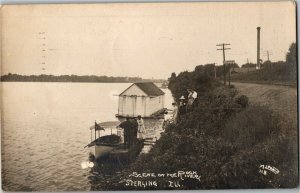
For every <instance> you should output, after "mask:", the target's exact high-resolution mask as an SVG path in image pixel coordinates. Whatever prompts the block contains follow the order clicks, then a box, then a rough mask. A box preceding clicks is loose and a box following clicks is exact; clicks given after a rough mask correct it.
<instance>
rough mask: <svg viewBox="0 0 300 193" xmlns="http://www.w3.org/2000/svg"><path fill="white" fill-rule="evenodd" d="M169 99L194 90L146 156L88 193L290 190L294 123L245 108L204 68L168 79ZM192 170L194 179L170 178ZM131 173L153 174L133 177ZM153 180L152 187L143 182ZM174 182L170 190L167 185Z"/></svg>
mask: <svg viewBox="0 0 300 193" xmlns="http://www.w3.org/2000/svg"><path fill="white" fill-rule="evenodd" d="M169 88H170V90H171V92H172V94H173V96H174V98H175V99H178V98H179V97H180V96H181V95H182V94H183V95H186V89H187V88H194V89H195V90H197V92H198V96H199V97H198V98H197V100H196V101H195V103H194V107H193V110H191V111H190V112H188V113H186V114H181V115H179V117H178V120H177V122H176V123H171V124H168V125H167V126H166V128H165V132H164V133H163V134H162V136H161V138H160V139H159V140H158V141H157V143H156V145H155V146H154V147H153V148H152V149H151V151H150V152H149V153H148V154H144V155H141V156H140V157H139V158H138V159H137V161H136V162H135V163H133V164H131V165H130V166H128V167H127V168H125V169H124V170H123V171H122V173H119V174H118V175H115V176H114V178H113V179H110V181H109V182H107V183H102V184H101V185H99V186H94V188H93V190H111V189H114V190H124V189H127V190H136V189H142V190H143V189H153V190H157V189H177V190H178V189H224V188H293V187H296V186H297V185H298V146H297V144H298V141H297V140H298V139H297V128H296V126H295V124H294V123H292V122H290V121H286V120H285V118H284V117H282V115H279V114H276V113H274V112H273V111H271V110H270V109H269V108H268V107H266V106H253V105H252V106H249V105H248V97H247V96H245V95H242V96H241V95H239V93H238V91H237V90H236V89H235V87H234V86H231V87H224V86H222V85H220V84H219V83H218V82H215V81H214V80H213V79H212V78H211V77H210V76H209V74H208V73H206V70H205V67H199V68H196V69H195V71H193V72H183V73H181V74H179V75H178V76H176V75H173V76H172V77H171V79H170V84H169ZM178 171H192V172H194V173H196V174H197V176H198V178H195V176H194V178H191V177H186V178H183V179H181V178H178V177H177V178H176V177H174V176H172V175H166V176H164V177H158V176H157V175H158V174H178ZM133 172H137V173H146V174H153V175H154V176H147V177H141V178H140V177H137V176H132V174H133ZM153 181H156V182H157V184H156V185H155V186H152V185H149V184H148V185H145V186H139V183H140V184H143V183H149V182H151V184H152V182H153ZM174 181H176V182H177V183H178V184H177V186H176V187H174V186H170V182H174Z"/></svg>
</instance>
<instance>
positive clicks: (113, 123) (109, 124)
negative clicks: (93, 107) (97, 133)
mask: <svg viewBox="0 0 300 193" xmlns="http://www.w3.org/2000/svg"><path fill="white" fill-rule="evenodd" d="M120 123H121V122H120V121H106V122H102V123H97V124H98V125H99V126H101V127H103V128H116V127H117V126H118V125H120ZM90 129H91V130H92V129H95V125H93V126H91V127H90Z"/></svg>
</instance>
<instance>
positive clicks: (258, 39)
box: [256, 27, 260, 69]
mask: <svg viewBox="0 0 300 193" xmlns="http://www.w3.org/2000/svg"><path fill="white" fill-rule="evenodd" d="M256 29H257V63H256V65H257V68H258V69H260V27H257V28H256Z"/></svg>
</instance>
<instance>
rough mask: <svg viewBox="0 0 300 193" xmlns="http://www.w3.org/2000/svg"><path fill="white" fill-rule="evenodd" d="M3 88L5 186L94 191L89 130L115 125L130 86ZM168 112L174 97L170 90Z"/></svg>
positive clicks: (8, 84)
mask: <svg viewBox="0 0 300 193" xmlns="http://www.w3.org/2000/svg"><path fill="white" fill-rule="evenodd" d="M1 84H2V85H1V86H2V107H3V108H2V120H1V127H2V133H1V137H2V140H1V141H2V148H1V157H2V187H3V188H4V190H10V191H79V190H81V191H84V190H91V183H90V181H89V179H90V177H91V175H94V174H91V172H90V169H82V168H81V163H82V162H84V161H87V160H88V154H89V152H88V150H87V149H84V148H83V147H84V146H85V145H86V144H87V143H89V142H90V131H89V127H90V126H91V125H93V123H94V121H95V120H96V121H97V122H104V121H114V120H116V118H115V114H116V113H117V109H118V97H117V96H115V95H117V94H118V93H120V92H122V91H123V90H124V89H126V88H127V87H128V86H129V85H130V83H33V82H26V83H22V82H5V83H1ZM164 92H165V93H166V96H165V107H167V108H170V107H171V103H172V97H171V94H170V92H169V90H164Z"/></svg>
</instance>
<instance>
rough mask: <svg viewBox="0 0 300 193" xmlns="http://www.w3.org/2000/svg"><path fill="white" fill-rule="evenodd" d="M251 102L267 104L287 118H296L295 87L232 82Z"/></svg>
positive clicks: (294, 119)
mask: <svg viewBox="0 0 300 193" xmlns="http://www.w3.org/2000/svg"><path fill="white" fill-rule="evenodd" d="M232 84H233V85H235V87H236V88H237V89H238V91H239V92H240V94H244V95H246V96H248V97H249V102H250V105H251V104H259V105H265V106H268V107H269V108H270V109H272V110H274V111H275V112H278V113H279V114H280V115H282V116H284V117H286V118H287V119H290V120H293V122H294V121H296V120H297V88H294V87H289V86H279V85H263V84H252V83H232Z"/></svg>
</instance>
